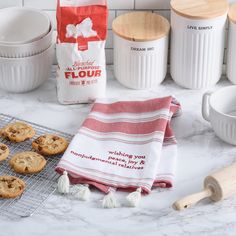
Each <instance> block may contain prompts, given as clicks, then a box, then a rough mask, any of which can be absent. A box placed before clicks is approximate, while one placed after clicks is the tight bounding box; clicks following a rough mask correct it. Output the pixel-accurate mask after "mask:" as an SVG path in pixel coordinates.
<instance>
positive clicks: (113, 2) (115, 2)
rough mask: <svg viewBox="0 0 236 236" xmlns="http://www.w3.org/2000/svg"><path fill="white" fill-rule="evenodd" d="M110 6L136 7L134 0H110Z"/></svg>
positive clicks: (117, 7) (114, 7)
mask: <svg viewBox="0 0 236 236" xmlns="http://www.w3.org/2000/svg"><path fill="white" fill-rule="evenodd" d="M143 1H146V0H143ZM108 7H109V8H110V9H134V0H108Z"/></svg>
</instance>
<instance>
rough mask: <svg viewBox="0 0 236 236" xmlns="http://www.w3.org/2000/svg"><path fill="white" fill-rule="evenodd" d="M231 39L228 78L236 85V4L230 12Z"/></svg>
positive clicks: (229, 38)
mask: <svg viewBox="0 0 236 236" xmlns="http://www.w3.org/2000/svg"><path fill="white" fill-rule="evenodd" d="M228 16H229V37H228V51H227V70H226V73H227V77H228V79H229V80H230V81H231V82H232V83H233V84H236V4H234V5H232V6H231V7H230V10H229V14H228Z"/></svg>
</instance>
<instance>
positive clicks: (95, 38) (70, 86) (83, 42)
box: [57, 0, 108, 104]
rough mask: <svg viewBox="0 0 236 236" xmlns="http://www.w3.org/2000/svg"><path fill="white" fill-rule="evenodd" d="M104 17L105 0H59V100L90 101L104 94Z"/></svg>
mask: <svg viewBox="0 0 236 236" xmlns="http://www.w3.org/2000/svg"><path fill="white" fill-rule="evenodd" d="M107 16H108V10H107V3H106V0H58V4H57V30H58V36H57V60H58V75H57V93H58V100H59V102H60V103H62V104H75V103H89V102H93V101H94V100H95V99H96V98H100V97H104V96H105V91H106V59H105V42H106V37H107Z"/></svg>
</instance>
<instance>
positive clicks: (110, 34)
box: [106, 30, 113, 48]
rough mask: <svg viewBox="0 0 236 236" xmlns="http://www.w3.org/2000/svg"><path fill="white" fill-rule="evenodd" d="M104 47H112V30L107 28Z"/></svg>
mask: <svg viewBox="0 0 236 236" xmlns="http://www.w3.org/2000/svg"><path fill="white" fill-rule="evenodd" d="M106 48H113V33H112V30H108V34H107V41H106Z"/></svg>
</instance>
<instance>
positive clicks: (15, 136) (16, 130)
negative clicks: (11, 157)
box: [0, 122, 35, 143]
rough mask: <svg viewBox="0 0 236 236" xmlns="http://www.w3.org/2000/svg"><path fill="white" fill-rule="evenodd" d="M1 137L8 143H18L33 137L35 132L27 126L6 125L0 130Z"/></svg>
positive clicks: (18, 124) (19, 124) (18, 123)
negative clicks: (7, 140)
mask: <svg viewBox="0 0 236 236" xmlns="http://www.w3.org/2000/svg"><path fill="white" fill-rule="evenodd" d="M0 133H1V136H2V137H4V138H6V139H9V140H10V141H13V142H16V143H19V142H23V141H25V140H27V139H30V138H32V137H34V135H35V130H34V129H33V127H31V126H30V125H29V124H26V123H23V122H15V123H11V124H8V125H6V126H5V127H3V128H2V129H1V130H0Z"/></svg>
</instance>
